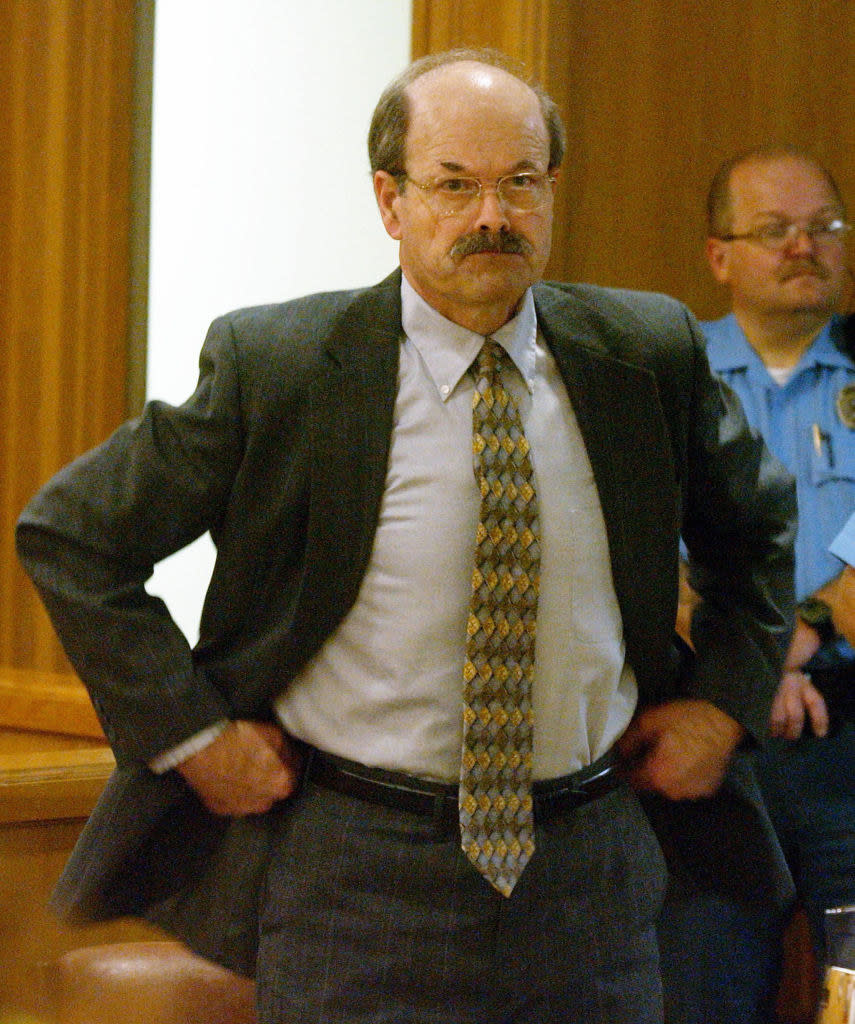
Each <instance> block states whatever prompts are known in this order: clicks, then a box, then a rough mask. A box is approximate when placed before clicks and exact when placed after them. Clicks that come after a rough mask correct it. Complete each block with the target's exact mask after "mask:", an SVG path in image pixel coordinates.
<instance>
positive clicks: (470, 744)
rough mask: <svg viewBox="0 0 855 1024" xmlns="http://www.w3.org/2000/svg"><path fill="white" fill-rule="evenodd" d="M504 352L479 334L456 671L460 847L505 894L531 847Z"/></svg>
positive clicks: (533, 515) (524, 521)
mask: <svg viewBox="0 0 855 1024" xmlns="http://www.w3.org/2000/svg"><path fill="white" fill-rule="evenodd" d="M507 358H508V357H507V356H506V354H505V351H504V349H503V348H502V347H501V346H500V345H498V344H497V343H496V342H494V341H491V340H490V339H487V341H485V342H484V346H483V348H482V349H481V352H480V353H479V355H478V358H477V360H476V363H475V374H476V380H475V393H474V396H473V400H472V424H473V453H474V469H475V477H476V479H477V481H478V484H479V487H480V490H481V513H480V517H479V523H478V533H477V537H476V549H475V567H474V570H473V573H472V597H471V600H470V604H469V621H468V625H467V642H466V663H465V666H464V671H463V678H464V690H463V757H462V763H461V772H460V834H461V840H462V846H463V852H464V853H465V854H466V856H467V857H468V858H469V860H471V861H472V863H473V864H474V865H475V867H476V868H477V869H478V870H479V871H480V872H481V873H482V874H483V875H484V876H485V878H487V880H488V881H489V882H490V884H491V885H493V886H494V887H495V888H496V889H498V891H499V892H500V893H502V895H503V896H510V894H511V891H512V890H513V887H514V885H515V884H516V882H517V881H518V879H519V877H520V875H521V874H522V871H523V868H524V867H525V865H526V864H527V863H528V861H529V859H530V857H531V855H532V853H533V852H534V817H533V814H532V798H531V754H532V708H531V677H532V672H533V670H534V639H535V636H534V634H535V615H536V612H537V591H538V584H539V573H540V543H539V539H538V538H539V524H538V515H537V497H536V495H535V492H534V472H533V470H532V465H531V460H530V459H529V455H528V442H527V441H526V438H525V434H524V433H523V429H522V423H521V422H520V418H519V413H518V411H517V408H516V405H515V403H514V400H513V399H512V398H511V396H510V395H509V394H508V392H507V391H506V390H505V388H504V385H503V384H502V375H501V369H502V361H503V360H505V359H507Z"/></svg>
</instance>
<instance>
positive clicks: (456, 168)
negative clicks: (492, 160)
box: [440, 159, 538, 177]
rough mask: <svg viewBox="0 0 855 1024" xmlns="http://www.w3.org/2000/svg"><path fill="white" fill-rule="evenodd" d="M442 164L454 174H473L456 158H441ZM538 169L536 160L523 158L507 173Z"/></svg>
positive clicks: (506, 172)
mask: <svg viewBox="0 0 855 1024" xmlns="http://www.w3.org/2000/svg"><path fill="white" fill-rule="evenodd" d="M440 166H441V167H443V168H444V169H445V170H446V171H450V172H451V173H452V174H472V171H469V170H467V168H466V167H464V165H463V164H459V163H457V161H456V160H440ZM536 170H538V166H537V164H536V163H535V162H534V160H528V159H523V160H519V161H518V162H517V163H515V164H514V166H513V167H511V168H510V169H509V170H507V171H505V174H516V173H517V172H518V171H536ZM473 177H474V175H473Z"/></svg>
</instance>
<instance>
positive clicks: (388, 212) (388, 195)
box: [374, 171, 401, 241]
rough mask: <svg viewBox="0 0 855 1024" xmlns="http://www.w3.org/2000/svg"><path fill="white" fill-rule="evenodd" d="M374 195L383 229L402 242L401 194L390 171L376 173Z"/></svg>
mask: <svg viewBox="0 0 855 1024" xmlns="http://www.w3.org/2000/svg"><path fill="white" fill-rule="evenodd" d="M374 195H375V197H376V199H377V207H378V209H379V210H380V217H381V219H382V220H383V227H385V228H386V232H387V234H388V235H389V236H390V237H392V238H394V239H396V240H398V241H400V238H401V221H400V218H399V217H398V202H399V200H400V198H401V194H400V192H399V191H398V182H397V181H396V180H395V179H394V178H393V177H392V175H391V174H389V172H388V171H375V172H374Z"/></svg>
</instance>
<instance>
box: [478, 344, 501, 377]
mask: <svg viewBox="0 0 855 1024" xmlns="http://www.w3.org/2000/svg"><path fill="white" fill-rule="evenodd" d="M506 358H507V355H506V353H505V350H504V349H503V348H502V346H501V345H500V344H499V343H498V342H497V341H493V339H492V338H485V339H484V344H483V345H482V346H481V351H480V352H479V353H478V355H477V356H476V357H475V371H476V375H477V376H478V377H488V378H491V379H492V377H494V376H495V374H496V373H497V372H501V369H502V362H503V360H505V359H506Z"/></svg>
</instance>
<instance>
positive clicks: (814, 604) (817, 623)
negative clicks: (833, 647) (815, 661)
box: [796, 597, 837, 646]
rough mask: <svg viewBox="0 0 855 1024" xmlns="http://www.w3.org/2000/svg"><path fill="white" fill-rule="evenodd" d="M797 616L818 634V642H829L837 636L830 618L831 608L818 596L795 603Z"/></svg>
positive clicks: (823, 643)
mask: <svg viewBox="0 0 855 1024" xmlns="http://www.w3.org/2000/svg"><path fill="white" fill-rule="evenodd" d="M796 612H797V613H798V616H799V618H800V619H801V620H802V621H803V622H806V623H807V624H808V625H809V626H810V627H811V629H814V630H816V632H817V633H818V634H819V639H820V643H821V644H822V645H823V646H825V644H830V643H831V642H832V640H834V638H835V637H836V636H837V630H836V629H835V628H834V623H833V622H832V619H831V609H830V608H829V606H828V605H827V604H826V603H825V601H823V600H822V599H821V598H819V597H806V598H805V599H804V601H800V602H799V603H798V604H797V605H796Z"/></svg>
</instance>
